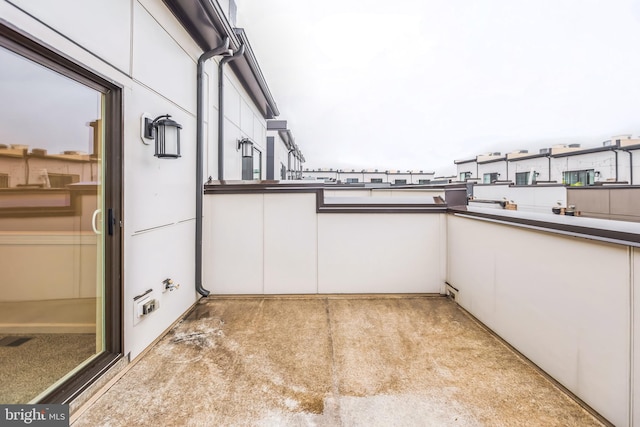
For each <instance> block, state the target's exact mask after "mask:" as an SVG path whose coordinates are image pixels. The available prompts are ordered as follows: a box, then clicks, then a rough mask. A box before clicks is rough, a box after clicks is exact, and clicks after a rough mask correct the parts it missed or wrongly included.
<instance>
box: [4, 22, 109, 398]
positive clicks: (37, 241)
mask: <svg viewBox="0 0 640 427" xmlns="http://www.w3.org/2000/svg"><path fill="white" fill-rule="evenodd" d="M5 32H7V33H9V34H11V31H8V30H6V29H5ZM19 39H20V37H18V36H15V38H13V39H12V38H10V37H7V38H2V39H0V64H2V67H0V99H2V102H0V177H1V178H2V179H0V270H1V271H2V272H3V273H4V274H3V276H4V277H3V280H1V281H0V377H1V378H3V385H2V387H0V403H30V402H31V403H35V402H40V401H46V400H47V397H48V396H55V394H56V393H55V392H56V390H59V389H61V388H64V389H65V396H66V397H62V396H59V397H58V398H53V401H56V400H58V401H63V400H64V399H68V398H69V396H70V395H72V394H73V390H71V388H73V387H71V388H69V387H61V386H62V385H63V384H67V385H69V384H72V383H73V380H74V378H77V377H78V376H80V375H81V374H82V373H83V372H86V371H87V370H88V369H89V370H91V369H99V368H98V365H100V363H98V362H99V361H100V360H101V359H104V356H105V355H106V354H113V353H117V352H118V350H119V349H118V348H117V347H119V346H118V345H117V343H118V341H119V337H117V336H114V332H113V331H114V328H113V327H112V326H113V325H112V324H111V323H112V322H116V323H118V324H119V319H118V316H117V310H115V311H114V307H113V305H112V304H113V302H114V301H115V300H116V298H114V290H115V291H116V293H117V289H118V286H119V285H118V283H116V282H118V277H119V275H118V274H117V273H116V274H113V273H112V272H113V271H114V270H113V267H114V265H112V264H113V263H114V262H115V263H116V264H119V256H120V254H119V244H118V242H119V238H117V237H118V236H117V235H118V231H117V229H116V228H115V217H116V215H117V206H114V205H113V201H114V200H118V194H119V192H120V189H119V186H118V184H117V182H119V181H117V180H115V181H114V180H113V179H111V178H112V177H111V176H110V174H111V173H113V172H114V171H115V173H116V174H117V173H118V172H117V171H119V170H120V167H119V166H117V167H116V166H114V165H116V163H117V162H119V159H117V158H114V157H115V156H114V155H113V153H114V150H113V148H114V147H112V146H110V144H114V143H116V144H117V141H118V138H117V137H116V138H114V136H117V135H116V134H117V132H114V131H113V129H114V128H115V129H117V128H118V126H115V127H114V126H113V125H114V123H113V121H119V120H120V117H117V116H114V115H113V114H112V113H113V111H114V105H113V103H114V101H115V102H117V100H116V99H114V98H113V92H112V89H111V88H109V87H106V86H104V85H102V84H101V82H100V79H99V78H98V77H96V78H95V79H92V78H91V74H90V73H82V74H79V73H78V72H76V70H74V69H73V68H74V67H72V66H71V65H70V66H69V67H67V66H66V64H65V60H64V59H63V58H60V59H59V61H56V60H57V59H58V58H57V57H56V56H55V55H54V54H51V53H50V54H41V53H40V52H39V51H38V49H35V50H34V49H30V48H29V47H28V46H25V45H24V44H21V43H16V42H15V41H16V40H18V41H19ZM27 41H28V40H27ZM41 50H42V51H44V49H41ZM87 75H88V77H89V78H87ZM117 108H119V107H118V106H116V110H117ZM115 125H117V123H115ZM110 126H111V127H110ZM108 129H110V130H108ZM116 152H117V150H116ZM114 183H115V184H114ZM116 205H117V203H116ZM116 335H118V334H117V332H116ZM78 384H79V383H78ZM77 387H80V385H78V386H77ZM49 400H50V401H51V399H49Z"/></svg>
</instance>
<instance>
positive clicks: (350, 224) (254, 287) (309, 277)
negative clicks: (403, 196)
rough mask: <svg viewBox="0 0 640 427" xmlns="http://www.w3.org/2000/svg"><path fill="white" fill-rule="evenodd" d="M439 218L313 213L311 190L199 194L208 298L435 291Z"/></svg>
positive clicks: (441, 239) (440, 255)
mask: <svg viewBox="0 0 640 427" xmlns="http://www.w3.org/2000/svg"><path fill="white" fill-rule="evenodd" d="M445 215H446V214H443V213H430V214H416V213H317V212H316V195H315V193H276V194H263V193H243V194H212V195H207V196H206V197H205V219H204V224H205V230H204V232H205V235H204V238H203V241H204V245H205V246H204V271H203V281H204V286H205V287H206V288H207V289H208V290H210V291H211V292H212V293H214V294H263V293H264V294H314V293H321V294H322V293H440V292H442V291H443V285H444V281H445V261H446V260H445V256H446V234H445V221H446V217H445Z"/></svg>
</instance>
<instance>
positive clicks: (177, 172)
mask: <svg viewBox="0 0 640 427" xmlns="http://www.w3.org/2000/svg"><path fill="white" fill-rule="evenodd" d="M125 100H126V105H125V112H126V122H127V126H126V127H125V144H124V150H125V156H124V159H125V165H126V167H125V183H126V191H125V206H126V207H127V208H128V209H127V218H126V220H127V228H128V229H129V230H132V231H133V232H135V231H139V230H145V229H149V228H153V227H158V226H162V225H166V224H172V223H175V222H178V221H183V220H186V219H191V218H194V217H195V190H194V188H195V173H194V171H195V164H196V153H195V142H194V141H195V139H196V119H195V117H193V116H191V115H189V114H186V113H184V111H182V110H181V109H180V108H179V107H178V106H176V105H175V104H172V103H170V102H168V101H166V100H165V99H164V98H162V97H160V96H158V95H156V94H155V93H153V92H151V91H149V90H148V89H146V88H144V87H141V86H139V85H136V86H135V88H134V91H133V93H128V94H125ZM143 112H147V113H150V114H152V115H161V114H167V113H168V114H171V115H172V116H173V117H172V118H173V119H174V120H176V121H177V122H178V123H180V124H181V125H182V132H181V140H182V144H181V145H182V150H181V152H182V157H180V158H178V159H158V158H157V157H155V156H154V152H155V148H154V145H153V141H151V144H150V145H145V144H143V143H142V140H141V138H140V116H141V114H142V113H143Z"/></svg>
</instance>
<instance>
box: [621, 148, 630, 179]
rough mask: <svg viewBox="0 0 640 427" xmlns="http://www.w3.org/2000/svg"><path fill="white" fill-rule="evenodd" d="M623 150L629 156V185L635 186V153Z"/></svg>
mask: <svg viewBox="0 0 640 427" xmlns="http://www.w3.org/2000/svg"><path fill="white" fill-rule="evenodd" d="M621 150H622V151H624V152H625V153H627V154H629V185H633V152H631V150H627V149H625V148H621Z"/></svg>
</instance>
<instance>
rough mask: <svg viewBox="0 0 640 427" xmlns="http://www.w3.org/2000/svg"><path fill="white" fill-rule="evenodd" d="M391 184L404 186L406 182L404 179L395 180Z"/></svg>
mask: <svg viewBox="0 0 640 427" xmlns="http://www.w3.org/2000/svg"><path fill="white" fill-rule="evenodd" d="M393 183H394V184H395V185H404V184H406V183H407V180H406V179H396V180H395V181H393Z"/></svg>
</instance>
